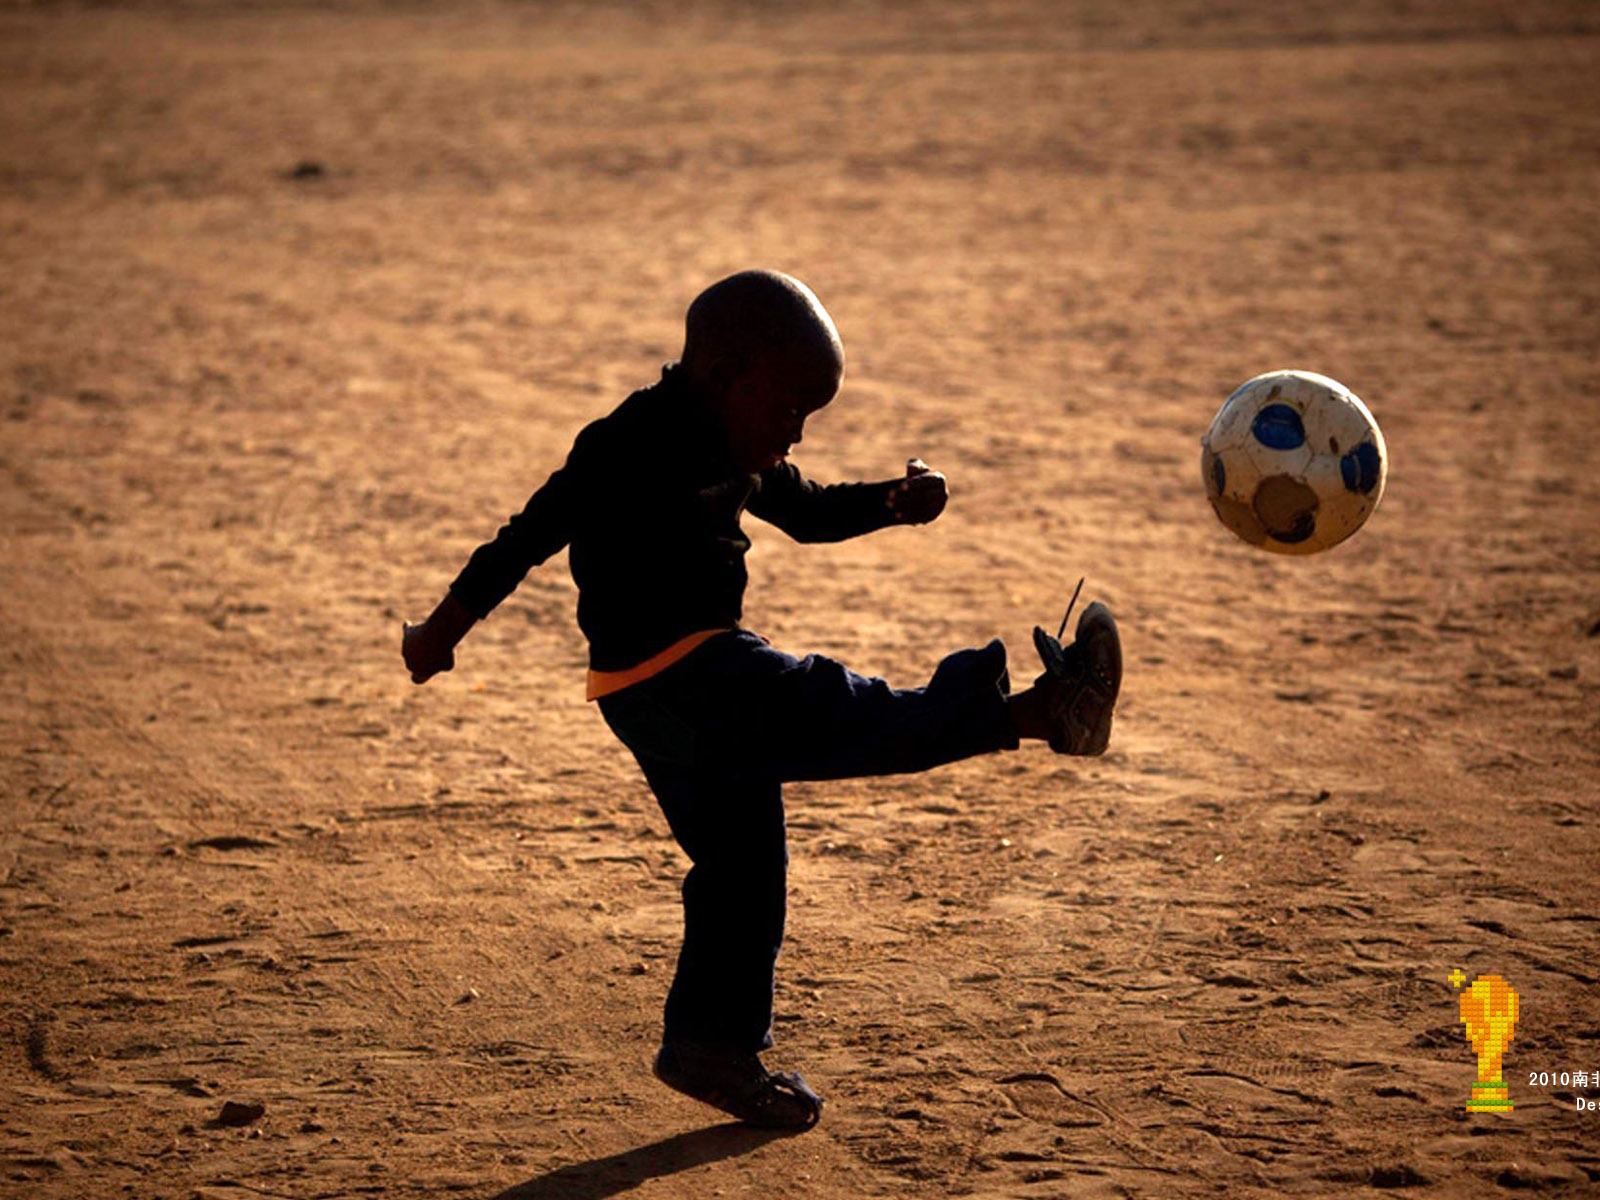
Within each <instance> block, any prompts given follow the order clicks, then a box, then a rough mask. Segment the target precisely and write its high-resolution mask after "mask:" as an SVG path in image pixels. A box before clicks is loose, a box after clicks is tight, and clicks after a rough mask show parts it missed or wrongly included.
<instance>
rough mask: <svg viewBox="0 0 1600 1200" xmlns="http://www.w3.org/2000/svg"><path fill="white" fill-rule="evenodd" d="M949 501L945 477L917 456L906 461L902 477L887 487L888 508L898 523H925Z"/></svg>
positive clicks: (940, 511)
mask: <svg viewBox="0 0 1600 1200" xmlns="http://www.w3.org/2000/svg"><path fill="white" fill-rule="evenodd" d="M949 501H950V484H949V481H948V480H946V479H945V477H944V476H943V475H942V474H941V473H940V472H938V471H935V470H933V469H932V468H931V467H929V466H928V464H927V463H925V462H923V461H922V460H921V459H920V458H912V459H908V460H907V461H906V477H905V478H904V479H903V480H901V481H900V482H899V483H897V484H895V485H894V487H892V488H890V489H889V496H888V505H889V511H890V512H891V513H893V514H894V519H895V520H896V521H897V522H898V523H900V524H901V525H926V524H927V523H928V522H929V521H931V520H933V519H934V518H935V517H937V516H938V515H939V514H940V513H942V512H943V511H944V506H945V505H946V504H948V503H949Z"/></svg>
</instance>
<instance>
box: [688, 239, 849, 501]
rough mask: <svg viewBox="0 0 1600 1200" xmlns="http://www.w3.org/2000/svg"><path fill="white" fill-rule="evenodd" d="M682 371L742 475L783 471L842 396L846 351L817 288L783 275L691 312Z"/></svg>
mask: <svg viewBox="0 0 1600 1200" xmlns="http://www.w3.org/2000/svg"><path fill="white" fill-rule="evenodd" d="M687 324H688V329H687V332H686V334H685V337H684V342H683V369H684V373H685V374H686V375H687V376H688V379H689V383H690V384H691V386H692V387H693V388H694V389H695V391H696V392H697V393H698V394H699V395H700V396H701V398H702V399H703V401H704V402H705V403H706V405H707V406H708V407H709V409H710V411H711V412H712V414H713V415H714V416H715V417H716V418H717V420H718V422H719V423H720V424H721V425H722V428H723V431H724V433H726V434H727V438H728V450H729V452H730V454H731V455H732V457H733V461H734V462H735V463H736V464H737V465H738V466H739V467H740V469H742V470H746V471H761V470H765V469H766V468H768V467H772V466H776V465H777V464H778V463H780V462H782V461H783V460H784V459H785V458H786V457H787V456H788V454H789V451H790V449H791V448H792V447H793V446H794V445H795V443H797V442H799V441H800V438H801V435H802V433H803V432H804V427H805V422H806V418H807V417H809V416H810V415H811V414H812V413H814V412H816V411H817V410H818V409H820V408H823V407H824V406H826V405H827V404H828V402H829V401H831V400H832V399H833V398H834V396H835V395H837V394H838V391H839V382H840V380H841V379H842V378H843V377H844V346H843V344H842V343H841V342H840V341H839V331H838V330H837V329H835V328H834V327H833V318H832V317H830V316H829V315H828V310H827V309H825V308H823V307H822V302H821V301H820V300H818V299H817V298H816V296H815V295H813V294H812V291H811V289H810V288H808V287H807V286H806V285H805V284H803V283H801V282H800V281H799V280H798V279H794V278H792V277H790V276H788V275H780V274H779V273H778V272H777V271H740V272H739V273H738V274H737V275H730V276H728V277H727V278H726V279H723V280H720V281H719V282H717V283H714V284H712V285H711V286H710V287H708V288H707V289H706V290H705V291H703V292H701V293H700V295H698V296H697V297H695V301H694V303H693V304H691V305H690V306H689V317H688V322H687Z"/></svg>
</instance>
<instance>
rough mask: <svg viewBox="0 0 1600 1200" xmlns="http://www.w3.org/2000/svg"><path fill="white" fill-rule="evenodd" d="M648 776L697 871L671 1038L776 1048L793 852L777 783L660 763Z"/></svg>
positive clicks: (648, 767)
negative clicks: (776, 978)
mask: <svg viewBox="0 0 1600 1200" xmlns="http://www.w3.org/2000/svg"><path fill="white" fill-rule="evenodd" d="M641 765H644V766H645V775H646V778H647V779H648V780H649V782H650V784H651V787H652V788H653V789H654V791H655V793H656V797H657V799H658V800H659V801H660V803H661V809H662V812H663V813H664V814H665V815H666V818H667V822H668V824H669V825H670V826H671V827H672V831H673V833H674V835H675V836H676V837H677V839H678V843H679V844H680V845H681V846H682V847H683V849H684V852H685V853H686V854H688V856H689V859H690V861H691V863H692V864H693V865H692V866H691V867H690V869H689V873H688V875H687V876H686V877H685V878H684V881H683V948H682V950H681V951H680V952H679V955H678V969H677V973H676V975H675V976H674V978H673V981H672V988H671V990H670V991H669V992H668V994H667V1003H666V1011H665V1015H664V1030H663V1032H664V1038H665V1040H667V1041H691V1042H702V1043H710V1044H716V1045H726V1046H730V1047H733V1048H735V1049H739V1050H745V1051H751V1052H754V1051H757V1050H761V1049H765V1048H766V1047H767V1046H770V1045H771V1044H772V1033H771V1031H772V988H773V970H774V967H775V965H776V963H777V958H778V950H779V947H780V946H781V945H782V943H783V924H784V912H785V898H786V897H785V893H786V887H787V868H788V851H787V847H786V845H785V840H784V822H783V792H782V788H781V786H780V785H779V784H777V783H775V782H771V781H766V780H760V779H756V778H752V777H749V776H740V775H735V774H728V773H715V774H714V773H708V772H698V771H688V770H679V769H674V768H671V767H663V766H661V765H658V764H641Z"/></svg>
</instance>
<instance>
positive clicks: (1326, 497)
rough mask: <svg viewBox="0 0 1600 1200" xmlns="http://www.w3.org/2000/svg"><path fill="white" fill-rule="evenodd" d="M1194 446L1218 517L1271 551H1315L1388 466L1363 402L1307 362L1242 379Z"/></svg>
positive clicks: (1335, 539) (1359, 509) (1375, 493)
mask: <svg viewBox="0 0 1600 1200" xmlns="http://www.w3.org/2000/svg"><path fill="white" fill-rule="evenodd" d="M1200 447H1201V449H1200V471H1201V474H1202V475H1203V476H1204V477H1205V484H1206V495H1207V496H1208V497H1209V498H1210V500H1211V507H1212V508H1214V509H1215V510H1216V513H1217V517H1218V519H1219V520H1221V522H1222V523H1223V524H1224V525H1226V526H1227V527H1228V528H1229V529H1231V530H1233V532H1234V533H1236V534H1238V535H1239V536H1240V537H1241V538H1243V539H1244V540H1245V541H1247V542H1249V543H1250V544H1251V545H1252V546H1260V547H1262V548H1263V549H1266V550H1272V551H1274V552H1276V553H1278V554H1315V553H1316V552H1317V551H1319V550H1326V549H1327V548H1328V547H1329V546H1336V545H1338V544H1339V543H1340V542H1342V541H1344V540H1345V538H1347V537H1349V536H1350V535H1351V534H1352V533H1354V532H1355V531H1356V530H1358V529H1360V528H1361V526H1362V524H1363V523H1364V522H1365V521H1366V519H1367V518H1368V517H1370V516H1371V515H1372V510H1373V509H1375V508H1377V507H1378V501H1379V500H1381V499H1382V498H1383V483H1384V478H1385V476H1386V475H1387V474H1388V470H1389V453H1388V451H1387V450H1386V449H1385V447H1384V444H1383V432H1382V431H1381V430H1380V429H1379V428H1378V423H1377V422H1376V421H1375V420H1373V419H1372V414H1371V413H1370V412H1369V411H1367V406H1366V405H1365V404H1363V403H1361V401H1360V400H1359V399H1357V397H1356V395H1355V393H1353V392H1352V391H1350V389H1349V388H1347V387H1345V386H1344V384H1342V383H1338V382H1336V381H1335V380H1332V379H1329V378H1328V377H1327V376H1325V375H1314V374H1312V373H1311V372H1310V371H1271V372H1269V373H1267V374H1265V375H1257V376H1256V377H1255V378H1254V379H1252V380H1249V381H1248V382H1247V383H1245V384H1243V385H1242V386H1241V387H1240V388H1239V390H1238V391H1236V392H1234V393H1233V395H1231V396H1229V397H1228V398H1227V400H1226V401H1224V402H1223V405H1222V407H1221V408H1220V409H1219V410H1218V411H1217V416H1216V419H1215V420H1213V421H1212V422H1211V428H1210V430H1209V431H1207V433H1206V435H1205V437H1203V438H1201V439H1200Z"/></svg>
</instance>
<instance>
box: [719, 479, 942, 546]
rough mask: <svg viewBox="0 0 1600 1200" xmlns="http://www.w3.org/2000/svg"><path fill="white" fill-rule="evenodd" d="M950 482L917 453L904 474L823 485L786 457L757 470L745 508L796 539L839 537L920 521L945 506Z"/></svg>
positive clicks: (837, 538) (925, 519)
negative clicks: (754, 489) (758, 477)
mask: <svg viewBox="0 0 1600 1200" xmlns="http://www.w3.org/2000/svg"><path fill="white" fill-rule="evenodd" d="M949 499H950V489H949V484H948V482H947V481H946V480H945V477H944V476H943V475H942V474H940V473H939V472H938V471H934V470H930V469H929V467H928V464H927V463H925V462H923V461H922V460H921V459H920V458H913V459H911V460H910V461H909V462H908V463H906V474H905V478H903V479H889V480H885V481H884V482H882V483H838V484H833V485H832V486H829V487H823V486H821V485H819V484H816V483H813V482H811V480H809V479H807V478H805V477H804V476H803V475H801V474H800V472H799V471H797V470H796V469H795V468H794V467H792V466H790V465H789V464H788V463H780V464H779V465H778V466H776V467H773V468H771V469H770V470H768V471H764V472H762V475H761V487H760V489H759V490H758V491H757V492H756V493H755V495H753V496H752V497H751V498H750V503H749V505H748V508H749V510H750V511H751V512H752V513H754V514H755V515H756V516H758V517H760V518H761V519H762V520H763V521H770V522H771V523H772V524H774V525H776V526H777V527H778V528H779V529H781V530H783V531H784V532H785V533H787V534H788V535H789V536H790V537H792V538H794V540H795V541H797V542H842V541H844V540H845V539H846V538H852V537H859V536H860V535H861V534H864V533H871V532H873V531H874V530H877V529H882V528H884V527H885V526H888V525H922V524H926V523H927V522H929V521H931V520H933V519H934V518H935V517H937V516H938V515H939V514H940V513H941V512H943V511H944V506H945V504H946V503H947V502H948V501H949Z"/></svg>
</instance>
